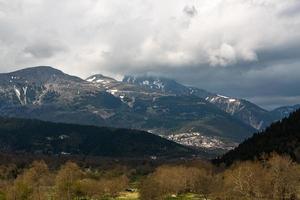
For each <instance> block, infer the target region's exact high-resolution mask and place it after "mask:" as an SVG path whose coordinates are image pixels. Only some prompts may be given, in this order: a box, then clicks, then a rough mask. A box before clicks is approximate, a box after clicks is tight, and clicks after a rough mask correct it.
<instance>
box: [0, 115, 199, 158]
mask: <svg viewBox="0 0 300 200" xmlns="http://www.w3.org/2000/svg"><path fill="white" fill-rule="evenodd" d="M0 150H1V152H9V153H20V152H28V153H38V154H50V155H57V154H63V155H67V154H68V155H69V154H76V155H90V156H109V157H135V158H137V157H147V156H167V157H169V156H170V157H173V156H175V157H177V156H191V155H192V154H195V153H196V151H194V150H191V149H189V148H186V147H184V146H181V145H179V144H176V143H174V142H171V141H168V140H166V139H163V138H161V137H159V136H155V135H152V134H150V133H147V132H143V131H136V130H129V129H114V128H104V127H103V128H101V127H94V126H80V125H73V124H62V123H51V122H43V121H38V120H25V119H8V118H0Z"/></svg>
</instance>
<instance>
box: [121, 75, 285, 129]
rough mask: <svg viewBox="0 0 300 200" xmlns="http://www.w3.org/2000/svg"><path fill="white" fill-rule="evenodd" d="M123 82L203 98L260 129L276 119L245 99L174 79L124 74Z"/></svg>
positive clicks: (276, 117) (276, 118)
mask: <svg viewBox="0 0 300 200" xmlns="http://www.w3.org/2000/svg"><path fill="white" fill-rule="evenodd" d="M123 82H125V83H131V84H136V85H139V86H143V87H146V88H151V89H153V88H154V89H157V90H160V91H161V92H165V93H168V94H173V95H193V96H197V97H200V98H204V99H205V100H206V101H208V102H210V103H212V104H214V105H215V106H217V107H218V108H220V109H221V110H223V111H225V112H227V113H228V114H229V115H231V116H233V117H234V118H236V119H238V120H240V121H242V122H243V123H245V124H247V125H249V126H251V127H253V128H255V129H257V130H261V129H263V128H265V127H266V126H268V125H269V124H271V123H272V122H273V121H276V120H278V119H281V118H278V116H277V115H276V116H274V115H272V113H270V112H269V111H267V110H264V109H262V108H260V107H259V106H257V105H255V104H253V103H251V102H249V101H246V100H244V99H238V98H231V97H226V96H222V95H218V94H214V93H211V92H208V91H205V90H203V89H199V88H195V87H189V86H184V85H182V84H180V83H177V82H176V81H174V80H171V79H167V78H161V77H151V76H150V77H148V76H137V77H135V76H125V77H124V79H123Z"/></svg>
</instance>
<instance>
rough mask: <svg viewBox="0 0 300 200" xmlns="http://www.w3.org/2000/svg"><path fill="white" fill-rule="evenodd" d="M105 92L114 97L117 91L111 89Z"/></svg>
mask: <svg viewBox="0 0 300 200" xmlns="http://www.w3.org/2000/svg"><path fill="white" fill-rule="evenodd" d="M106 92H109V93H110V94H112V95H115V94H116V93H117V92H118V90H117V89H111V90H106Z"/></svg>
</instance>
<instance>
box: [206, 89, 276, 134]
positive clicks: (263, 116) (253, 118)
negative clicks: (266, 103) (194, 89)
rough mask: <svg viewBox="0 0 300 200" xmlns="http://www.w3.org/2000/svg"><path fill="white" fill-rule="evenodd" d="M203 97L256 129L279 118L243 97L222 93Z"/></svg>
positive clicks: (260, 128)
mask: <svg viewBox="0 0 300 200" xmlns="http://www.w3.org/2000/svg"><path fill="white" fill-rule="evenodd" d="M205 99H206V100H207V101H209V102H210V103H212V104H214V105H216V106H217V107H218V108H220V109H222V110H224V111H225V112H227V113H229V114H230V115H231V116H233V117H235V118H236V119H239V120H241V121H242V122H244V123H245V124H248V125H250V126H252V127H253V128H255V129H256V130H262V129H263V128H265V127H266V126H268V125H270V124H271V123H272V122H273V121H276V120H278V119H281V118H278V117H277V116H274V115H272V114H271V113H270V112H269V111H267V110H265V109H262V108H260V107H259V106H257V105H255V104H253V103H251V102H249V101H247V100H244V99H238V98H233V97H226V96H222V95H211V96H209V97H206V98H205Z"/></svg>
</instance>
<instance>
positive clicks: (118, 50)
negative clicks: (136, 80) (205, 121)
mask: <svg viewBox="0 0 300 200" xmlns="http://www.w3.org/2000/svg"><path fill="white" fill-rule="evenodd" d="M299 8H300V3H299V1H298V0H287V1H282V0H243V1H241V0H222V1H220V0H201V1H197V0H164V1H159V0H143V1H141V0H132V1H117V0H99V1H94V0H78V1H76V2H75V1H73V0H61V1H51V0H26V1H23V0H10V1H4V0H0V60H1V65H0V70H1V71H2V72H6V71H10V70H15V69H17V68H20V67H21V66H34V65H52V66H61V70H64V71H65V72H66V73H71V74H75V75H78V76H81V77H83V78H84V77H86V76H89V75H91V74H92V73H104V74H107V75H111V76H114V77H118V78H120V77H122V76H123V75H125V74H152V75H153V74H154V75H162V76H168V77H169V78H175V79H176V80H178V81H180V82H183V83H185V84H189V85H194V86H198V87H201V88H204V89H208V90H211V91H213V92H217V93H222V94H225V95H232V96H238V97H243V98H248V99H249V98H250V99H252V100H254V101H255V102H258V103H261V105H263V106H267V107H268V108H269V107H272V106H274V105H279V104H287V103H289V104H290V103H299V102H300V99H299V96H300V94H299V89H298V87H297V86H298V85H300V81H299V77H300V15H299V14H298V13H299V12H298V11H299ZM49 11H51V12H49ZM268 99H269V104H268ZM298 100H299V102H298Z"/></svg>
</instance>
